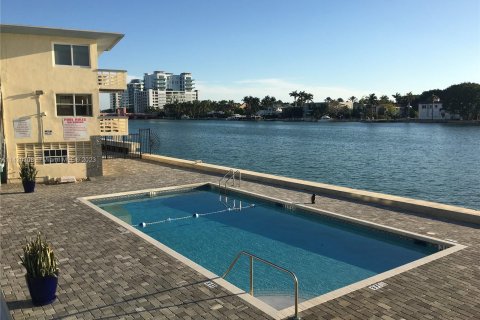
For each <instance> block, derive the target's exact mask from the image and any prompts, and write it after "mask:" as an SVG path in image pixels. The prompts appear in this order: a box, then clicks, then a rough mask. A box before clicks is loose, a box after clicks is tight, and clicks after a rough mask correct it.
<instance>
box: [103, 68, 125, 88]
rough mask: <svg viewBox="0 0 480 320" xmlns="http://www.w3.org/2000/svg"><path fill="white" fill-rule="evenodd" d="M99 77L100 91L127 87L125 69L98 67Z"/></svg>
mask: <svg viewBox="0 0 480 320" xmlns="http://www.w3.org/2000/svg"><path fill="white" fill-rule="evenodd" d="M97 79H98V86H99V89H100V91H107V92H108V91H112V92H113V91H123V90H125V89H126V88H127V71H125V70H109V69H98V70H97Z"/></svg>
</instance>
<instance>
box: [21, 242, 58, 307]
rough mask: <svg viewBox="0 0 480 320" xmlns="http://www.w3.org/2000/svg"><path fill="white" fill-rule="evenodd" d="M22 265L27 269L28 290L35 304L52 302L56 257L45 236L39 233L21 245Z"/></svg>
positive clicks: (54, 289) (55, 282)
mask: <svg viewBox="0 0 480 320" xmlns="http://www.w3.org/2000/svg"><path fill="white" fill-rule="evenodd" d="M20 259H21V260H22V265H23V266H24V267H25V269H26V270H27V274H26V275H25V278H26V279H27V286H28V291H30V296H31V297H32V302H33V304H34V305H36V306H43V305H46V304H49V303H52V302H53V301H54V300H55V299H56V295H55V293H56V291H57V284H58V266H57V263H58V262H57V259H56V258H55V254H54V253H53V250H52V248H51V247H50V245H49V244H48V243H47V240H46V238H43V239H42V236H41V234H40V233H38V234H37V237H36V239H34V240H30V242H28V241H27V244H26V245H25V246H24V247H23V257H22V256H21V257H20Z"/></svg>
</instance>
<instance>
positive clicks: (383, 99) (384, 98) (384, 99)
mask: <svg viewBox="0 0 480 320" xmlns="http://www.w3.org/2000/svg"><path fill="white" fill-rule="evenodd" d="M378 102H379V103H380V104H387V103H391V101H390V98H389V97H388V96H387V95H383V96H381V97H380V100H379V101H378Z"/></svg>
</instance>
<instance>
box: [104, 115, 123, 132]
mask: <svg viewBox="0 0 480 320" xmlns="http://www.w3.org/2000/svg"><path fill="white" fill-rule="evenodd" d="M99 121H100V135H102V136H125V135H128V117H117V116H100V117H99Z"/></svg>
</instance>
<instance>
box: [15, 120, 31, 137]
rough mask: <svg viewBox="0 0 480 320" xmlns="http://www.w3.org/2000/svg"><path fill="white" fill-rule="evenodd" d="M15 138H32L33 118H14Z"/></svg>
mask: <svg viewBox="0 0 480 320" xmlns="http://www.w3.org/2000/svg"><path fill="white" fill-rule="evenodd" d="M13 131H14V133H15V138H30V137H31V135H32V119H15V120H13Z"/></svg>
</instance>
